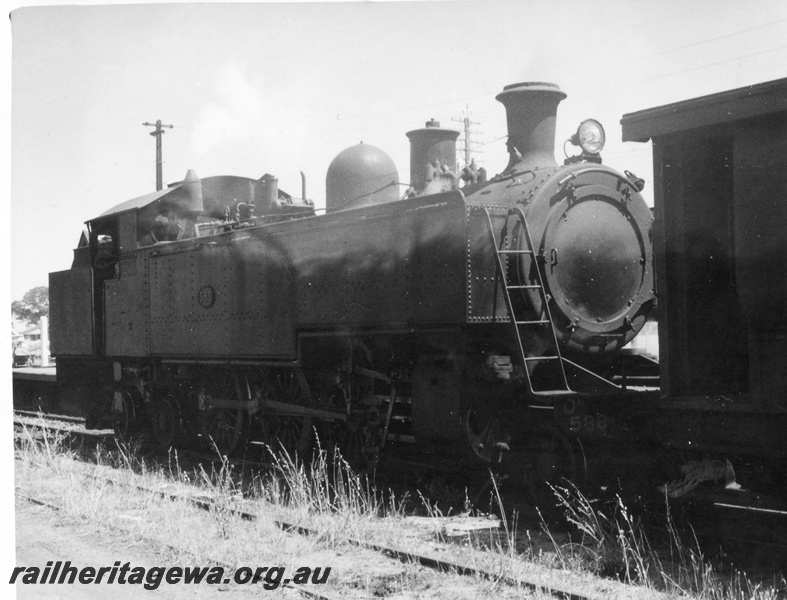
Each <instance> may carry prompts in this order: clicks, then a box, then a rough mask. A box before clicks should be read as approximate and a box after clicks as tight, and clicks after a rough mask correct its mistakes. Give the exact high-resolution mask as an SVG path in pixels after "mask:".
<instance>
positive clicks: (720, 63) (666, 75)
mask: <svg viewBox="0 0 787 600" xmlns="http://www.w3.org/2000/svg"><path fill="white" fill-rule="evenodd" d="M784 48H787V45H786V46H778V47H776V48H769V49H768V50H762V51H760V52H754V53H752V54H744V55H743V56H735V57H733V58H727V59H725V60H720V61H719V62H715V63H709V64H707V65H700V66H698V67H692V68H690V69H683V70H682V71H674V72H672V73H666V74H664V75H658V76H656V77H651V78H650V79H648V80H647V81H655V80H657V79H664V78H665V77H672V76H673V75H681V74H683V73H690V72H691V71H699V70H700V69H707V68H709V67H715V66H718V65H723V64H724V63H728V62H733V61H736V60H742V59H744V58H751V57H752V56H759V55H760V54H767V53H768V52H776V51H777V50H783V49H784Z"/></svg>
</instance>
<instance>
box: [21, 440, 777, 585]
mask: <svg viewBox="0 0 787 600" xmlns="http://www.w3.org/2000/svg"><path fill="white" fill-rule="evenodd" d="M16 445H17V449H16V457H17V461H18V462H17V469H16V471H17V472H16V483H17V487H18V488H19V489H20V491H22V492H23V494H28V495H30V496H34V497H36V498H41V499H49V500H50V501H51V502H52V503H54V504H57V505H59V506H62V507H63V512H65V513H66V514H67V515H68V518H69V519H71V520H73V521H75V522H77V523H79V524H80V525H81V526H84V527H87V528H91V529H93V530H95V531H112V532H115V533H113V535H119V534H118V533H117V532H121V533H122V535H124V536H127V537H128V538H129V539H130V540H132V542H133V541H134V540H137V541H139V540H146V541H148V542H151V543H153V544H155V545H157V546H158V547H159V548H160V549H161V551H162V552H164V553H165V554H166V556H167V557H168V558H169V559H171V560H172V561H183V560H189V561H190V562H191V563H194V562H195V561H197V562H203V563H209V562H211V560H215V559H216V558H220V559H221V561H222V562H225V563H229V564H235V565H265V564H275V565H281V566H284V567H287V568H291V567H297V566H301V565H312V566H325V565H329V566H332V567H333V572H332V574H331V578H330V586H329V587H321V589H323V590H325V591H328V590H329V589H330V590H332V591H333V592H334V593H338V594H339V595H340V596H342V597H350V598H353V597H359V598H361V597H363V598H368V597H375V596H380V597H397V598H415V597H418V598H484V597H489V598H492V597H495V598H522V597H540V596H541V595H543V594H539V593H535V594H534V593H532V592H530V591H528V590H525V589H523V588H516V587H511V586H507V585H502V584H501V583H500V580H501V579H509V580H515V579H522V578H525V579H528V580H530V581H538V582H540V585H543V586H550V585H552V586H556V587H559V588H562V589H568V590H572V591H577V592H580V593H583V594H585V595H591V596H595V597H622V596H625V597H661V595H662V594H663V593H664V594H666V595H668V596H670V597H695V598H701V599H703V600H704V599H708V600H717V599H718V600H721V599H731V600H739V599H740V600H743V599H744V598H752V599H757V600H759V599H763V600H765V599H770V598H774V599H775V598H776V594H775V593H774V592H773V590H770V589H766V588H763V587H761V586H757V585H755V584H752V583H751V582H749V581H748V580H747V579H746V578H745V577H744V576H743V575H740V574H738V575H736V576H734V577H732V578H726V579H725V578H722V577H720V576H719V575H718V574H717V573H716V572H715V571H714V570H713V569H712V568H711V567H710V566H709V564H708V562H707V561H706V560H705V559H704V557H703V556H702V554H701V553H700V552H699V550H698V549H696V548H695V547H688V546H686V545H685V544H683V543H682V542H681V541H680V539H679V536H678V535H677V532H676V531H675V528H674V526H673V524H672V522H671V519H668V523H667V526H668V527H669V528H671V530H670V532H671V533H670V535H671V538H670V539H671V540H672V548H671V553H672V558H673V559H674V560H673V561H667V560H663V561H662V559H661V558H660V556H659V555H658V554H657V553H656V552H655V551H654V550H653V549H652V548H651V547H650V545H649V543H648V541H647V539H646V538H645V536H644V535H643V533H642V529H641V527H640V526H639V525H638V524H637V523H636V522H635V520H634V519H633V518H632V516H631V514H630V513H629V512H628V511H627V510H626V508H625V506H624V505H623V503H622V502H621V501H620V500H618V502H617V504H616V505H615V507H614V510H613V511H612V512H611V514H606V513H605V512H604V511H602V510H600V509H599V508H598V506H597V505H596V503H594V502H592V501H590V500H589V499H587V498H586V497H585V496H583V495H582V494H581V493H580V492H579V491H578V490H576V489H575V488H572V487H570V486H569V487H564V488H556V489H555V493H556V497H557V498H558V501H559V502H560V504H561V506H562V507H563V509H564V511H565V513H566V516H567V518H568V520H569V522H570V523H572V525H573V526H574V528H575V529H576V531H577V532H579V539H578V540H577V541H576V542H573V543H572V542H570V541H569V542H565V543H564V542H563V541H562V540H561V541H558V539H559V538H558V536H557V535H552V534H549V532H548V530H547V533H548V534H549V535H550V537H551V539H552V540H553V543H552V547H551V548H550V549H547V550H545V549H544V547H543V546H540V545H539V544H536V543H534V540H533V539H532V538H531V533H530V532H521V531H519V529H518V527H517V518H516V515H514V517H512V518H509V517H508V516H507V513H506V511H505V510H503V501H502V498H501V495H500V491H499V489H498V488H497V482H496V481H495V480H494V479H492V484H493V490H492V491H493V494H492V497H493V498H494V499H495V501H496V503H497V506H496V507H495V512H496V513H498V514H499V515H500V516H501V518H502V527H501V528H498V529H492V530H488V531H482V532H473V533H469V534H467V535H466V536H464V537H460V538H455V539H453V540H452V541H450V542H448V543H446V540H445V538H444V537H443V536H442V535H441V522H442V521H443V520H444V519H445V518H447V517H446V515H444V514H442V513H441V512H440V510H439V509H438V508H437V507H436V506H435V505H434V504H433V503H431V502H429V501H427V500H426V499H425V498H423V497H421V502H422V505H423V510H424V511H425V512H426V513H427V515H428V517H429V518H427V519H423V520H420V521H418V520H415V519H412V518H410V517H408V516H406V514H405V513H406V512H407V511H406V510H405V506H407V505H408V504H409V503H410V500H409V499H408V498H397V497H396V496H395V495H394V494H392V493H386V494H383V493H381V492H380V491H379V490H378V489H377V488H376V486H375V485H374V482H373V481H371V480H370V479H368V478H367V477H366V476H359V475H357V474H355V473H354V472H353V471H352V469H350V467H349V465H348V464H347V462H346V461H344V460H343V459H342V457H341V456H340V455H339V454H338V453H334V454H332V455H331V454H329V453H328V452H325V451H323V450H322V449H319V448H318V451H317V452H316V454H315V456H314V457H313V459H312V460H311V461H309V462H308V463H306V462H303V461H301V460H300V459H298V458H297V457H296V456H293V455H290V454H288V453H286V452H281V451H278V452H273V451H271V456H272V468H271V469H270V470H269V472H268V473H266V474H265V475H262V476H255V477H254V478H253V479H252V480H251V481H244V480H243V476H242V474H239V473H236V472H235V470H234V469H233V466H232V464H230V462H229V461H227V460H226V458H222V459H221V460H219V461H217V462H216V463H215V465H214V466H213V467H211V468H210V469H208V470H206V469H205V468H203V467H198V468H197V469H195V470H187V469H184V468H182V467H181V465H180V461H179V459H178V455H177V453H176V452H173V453H171V454H170V457H169V460H168V461H167V462H165V463H164V464H157V465H151V464H148V463H146V461H145V460H144V459H142V458H140V454H139V452H138V450H139V449H138V448H137V447H135V446H134V445H128V444H119V445H118V446H117V448H115V449H113V450H112V451H111V452H110V451H106V450H101V449H97V450H95V451H94V452H92V464H88V463H86V462H84V461H80V460H75V459H76V458H77V452H76V451H75V450H74V449H73V448H72V447H71V446H70V445H69V444H68V443H67V442H66V440H65V439H64V438H63V436H58V435H55V436H51V437H50V436H36V435H34V434H33V433H32V432H31V431H30V430H27V429H25V430H23V434H22V436H21V437H20V438H18V440H17V444H16ZM82 454H83V455H84V451H83V452H82ZM105 475H109V476H111V479H112V480H114V481H117V482H119V483H126V484H128V485H130V486H144V487H146V488H149V489H153V490H158V491H167V492H170V493H177V494H179V495H182V496H183V497H184V498H186V497H195V496H196V497H198V498H200V499H205V500H209V501H210V502H211V507H212V508H211V510H210V511H209V512H207V513H206V512H205V511H201V510H199V509H197V508H195V507H194V506H193V505H192V504H190V503H189V502H187V501H186V500H185V499H184V500H182V501H171V500H166V499H162V497H161V496H160V495H159V494H157V493H151V492H145V491H132V492H129V490H128V488H121V487H120V486H117V485H114V484H112V483H110V482H109V481H108V480H107V479H106V478H105V477H104V476H105ZM235 509H243V510H245V511H248V512H253V513H255V514H257V515H258V516H259V518H258V519H257V520H255V521H253V522H248V521H241V520H240V519H239V518H238V516H237V513H236V512H235ZM465 509H466V510H469V506H468V503H467V502H465ZM276 520H280V521H286V522H289V523H293V524H295V525H300V526H304V527H308V528H310V529H314V530H318V531H320V532H321V534H320V535H319V536H314V537H308V536H298V535H292V534H290V533H287V532H284V531H282V530H281V529H280V528H279V527H278V526H277V524H276ZM533 535H536V534H535V532H534V533H533ZM348 538H353V539H355V540H363V541H368V542H372V543H378V544H384V545H387V546H394V547H399V548H402V549H407V550H408V551H412V552H418V553H421V554H425V555H432V556H435V557H439V558H442V559H445V560H449V561H456V562H459V563H462V564H465V565H466V566H468V567H470V568H473V569H479V570H484V571H487V572H491V573H494V574H495V575H496V578H493V579H491V580H490V579H486V578H483V577H480V576H478V577H459V576H456V575H451V574H440V573H435V572H433V571H430V570H426V569H423V568H421V567H419V566H418V565H415V564H402V563H399V562H397V561H392V560H389V559H385V558H383V557H381V556H380V555H379V554H377V553H375V552H371V551H368V550H364V549H362V548H357V547H356V546H354V545H352V544H348V542H347V539H348ZM595 575H605V576H609V577H613V578H615V579H617V580H620V581H623V582H626V583H629V584H633V585H636V586H638V587H637V588H624V587H618V586H619V585H620V584H617V583H616V582H615V581H610V580H599V579H597V578H595V577H593V576H595ZM637 590H641V591H637Z"/></svg>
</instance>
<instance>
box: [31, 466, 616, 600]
mask: <svg viewBox="0 0 787 600" xmlns="http://www.w3.org/2000/svg"><path fill="white" fill-rule="evenodd" d="M93 477H94V478H96V479H100V480H101V481H102V482H104V483H109V484H111V485H113V486H119V487H124V488H127V489H129V490H132V491H135V492H141V493H144V494H151V495H155V496H158V497H160V498H163V499H166V500H168V501H172V502H186V503H188V504H190V505H192V506H194V507H196V508H198V509H201V510H205V511H211V510H213V509H214V508H215V507H216V505H215V503H214V502H213V501H211V500H210V499H205V498H199V497H198V498H195V497H191V496H188V495H184V494H178V493H171V492H165V491H161V490H156V489H153V488H150V487H146V486H142V485H136V484H128V483H126V482H122V481H118V480H116V479H113V478H111V477H98V476H93ZM24 499H25V500H26V501H28V502H32V503H34V504H38V505H41V506H46V507H48V508H50V509H52V510H58V511H60V510H62V508H61V507H59V506H57V505H55V504H53V503H51V502H48V501H45V500H41V499H37V498H33V497H30V496H25V497H24ZM222 510H225V511H227V512H230V513H231V514H232V515H233V516H234V517H236V518H238V519H240V520H243V521H256V520H257V519H259V518H260V516H259V515H258V514H256V513H254V512H250V511H247V510H242V509H234V508H229V509H227V508H222ZM273 522H274V524H275V525H276V527H278V528H279V529H281V530H282V531H285V532H287V533H291V534H295V535H299V536H307V537H310V538H314V539H320V538H322V537H323V536H325V535H326V532H324V531H320V530H318V529H315V528H312V527H304V526H302V525H298V524H295V523H291V522H288V521H284V520H279V519H274V521H273ZM342 541H343V542H345V543H347V544H348V545H351V546H355V547H358V548H363V549H366V550H371V551H373V552H376V553H378V554H380V555H383V556H386V557H388V558H392V559H395V560H398V561H401V562H403V563H406V564H419V565H421V566H423V567H426V568H429V569H433V570H435V571H438V572H442V573H455V574H457V575H462V576H466V577H474V578H483V579H487V580H489V581H493V582H496V583H498V584H502V585H506V586H510V587H513V588H516V589H527V590H531V591H538V592H541V593H543V594H548V595H550V596H552V597H555V598H560V599H561V600H590V598H594V597H598V596H597V594H590V595H588V594H584V593H582V592H580V591H579V590H572V589H568V588H567V587H558V586H555V585H548V584H545V583H541V582H539V581H533V580H527V579H523V578H518V577H512V576H506V575H501V574H500V573H495V572H492V571H489V570H485V569H481V568H478V567H475V566H471V565H468V564H463V563H460V562H458V561H450V560H446V559H442V558H438V557H435V556H429V555H425V554H419V553H416V552H411V551H408V550H405V549H403V548H397V547H393V546H387V545H385V544H379V543H374V542H368V541H364V540H360V539H357V538H352V537H347V538H344V539H343V540H342ZM168 550H172V551H177V552H181V551H182V549H179V548H175V547H168ZM211 562H213V563H215V564H216V565H219V566H222V567H224V568H225V569H232V568H234V565H229V564H227V563H224V562H222V561H220V560H214V559H211ZM285 585H286V586H287V587H290V588H293V589H295V590H296V591H298V592H299V593H301V594H303V595H304V596H308V597H311V598H315V599H325V600H334V598H335V597H334V596H331V595H326V594H323V593H316V592H314V591H312V590H308V589H304V588H303V587H302V586H298V585H296V584H285ZM619 585H623V584H619ZM607 587H608V586H607Z"/></svg>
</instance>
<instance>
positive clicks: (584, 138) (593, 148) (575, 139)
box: [571, 119, 607, 155]
mask: <svg viewBox="0 0 787 600" xmlns="http://www.w3.org/2000/svg"><path fill="white" fill-rule="evenodd" d="M606 140H607V136H606V134H605V133H604V128H603V127H602V126H601V123H599V122H598V121H596V120H595V119H586V120H585V121H582V122H581V123H580V124H579V127H578V128H577V132H576V133H575V134H574V135H572V136H571V143H572V144H574V145H575V146H579V147H580V148H582V151H583V152H584V153H585V154H594V155H595V154H598V153H599V152H601V151H602V150H603V149H604V142H606Z"/></svg>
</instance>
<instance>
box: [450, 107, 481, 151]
mask: <svg viewBox="0 0 787 600" xmlns="http://www.w3.org/2000/svg"><path fill="white" fill-rule="evenodd" d="M468 111H469V107H465V115H467V114H468ZM451 120H452V121H455V122H457V123H461V124H462V130H463V131H462V138H461V139H460V142H463V143H464V155H465V165H469V164H470V161H471V160H472V156H470V154H471V152H472V150H471V148H470V145H471V144H478V143H480V142H479V141H478V140H476V139H473V137H472V136H473V134H475V133H483V132H481V131H474V130H473V129H471V127H470V126H471V125H480V123H479V122H478V121H471V120H470V117H468V116H465V117H463V118H462V119H451ZM476 152H477V151H476Z"/></svg>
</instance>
